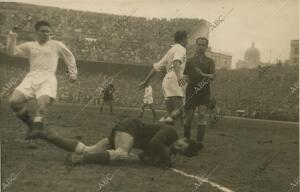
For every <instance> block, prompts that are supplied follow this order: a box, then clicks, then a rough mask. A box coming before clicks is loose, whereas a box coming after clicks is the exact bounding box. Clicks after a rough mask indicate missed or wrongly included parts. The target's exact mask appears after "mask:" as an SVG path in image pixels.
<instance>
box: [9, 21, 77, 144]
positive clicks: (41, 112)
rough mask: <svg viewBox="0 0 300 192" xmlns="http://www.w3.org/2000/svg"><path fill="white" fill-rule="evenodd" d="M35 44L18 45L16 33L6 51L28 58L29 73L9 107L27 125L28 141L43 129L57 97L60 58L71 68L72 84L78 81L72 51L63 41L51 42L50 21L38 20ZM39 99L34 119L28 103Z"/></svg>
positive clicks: (15, 92)
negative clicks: (49, 109)
mask: <svg viewBox="0 0 300 192" xmlns="http://www.w3.org/2000/svg"><path fill="white" fill-rule="evenodd" d="M35 30H36V31H35V32H36V41H32V42H26V43H23V44H20V45H16V44H17V36H18V34H17V30H16V29H15V30H12V31H10V32H9V34H8V39H7V52H8V54H9V55H11V56H20V57H24V58H27V59H28V60H29V63H30V71H29V73H28V74H27V75H26V76H25V78H24V79H23V81H22V82H21V84H20V85H19V86H18V87H17V88H16V89H15V90H14V92H13V93H12V95H11V97H10V98H9V102H10V105H11V107H12V109H13V111H14V112H15V113H16V115H17V117H18V118H19V119H21V120H22V121H23V122H24V123H25V124H26V125H27V126H28V132H27V136H26V139H34V138H35V133H38V131H37V130H38V129H41V128H42V127H43V122H44V117H45V115H46V111H47V108H48V107H49V105H50V104H51V103H52V101H53V100H54V99H55V98H56V94H57V79H56V75H55V73H56V69H57V65H58V59H59V58H62V59H63V60H64V62H65V63H66V65H67V67H68V74H69V77H70V80H71V82H75V81H76V79H77V66H76V62H75V58H74V56H73V54H72V53H71V51H70V50H69V49H68V48H67V47H66V46H65V45H64V44H63V43H61V42H59V41H55V40H51V39H50V38H49V37H50V25H49V23H48V22H47V21H38V22H37V23H36V24H35ZM33 98H36V101H37V109H36V114H35V117H34V118H32V117H31V116H30V115H29V113H28V111H27V109H26V108H25V103H26V102H27V101H28V100H30V99H33Z"/></svg>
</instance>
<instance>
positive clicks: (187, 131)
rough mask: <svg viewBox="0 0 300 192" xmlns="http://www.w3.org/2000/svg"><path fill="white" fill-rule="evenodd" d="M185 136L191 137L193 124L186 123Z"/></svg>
mask: <svg viewBox="0 0 300 192" xmlns="http://www.w3.org/2000/svg"><path fill="white" fill-rule="evenodd" d="M184 136H185V137H186V138H188V139H189V138H190V137H191V126H190V125H184Z"/></svg>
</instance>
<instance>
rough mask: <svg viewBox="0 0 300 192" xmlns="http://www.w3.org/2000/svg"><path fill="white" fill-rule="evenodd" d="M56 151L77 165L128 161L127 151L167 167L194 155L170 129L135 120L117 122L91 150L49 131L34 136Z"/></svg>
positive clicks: (194, 150)
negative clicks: (179, 157) (137, 151)
mask: <svg viewBox="0 0 300 192" xmlns="http://www.w3.org/2000/svg"><path fill="white" fill-rule="evenodd" d="M36 136H37V137H36V138H41V139H44V140H46V141H48V142H49V143H52V144H54V145H56V146H57V147H59V148H61V149H64V150H66V151H69V152H73V153H72V154H71V155H70V156H69V158H68V162H69V163H71V164H72V165H77V164H90V163H96V164H108V163H109V162H110V161H114V160H120V159H130V156H129V152H130V150H131V149H133V148H136V149H141V150H142V153H141V154H140V156H139V157H140V159H141V160H143V159H145V158H150V159H151V158H152V159H153V160H154V159H156V160H158V162H159V165H162V166H167V167H170V166H171V164H172V163H171V155H175V154H177V153H178V154H182V155H185V156H187V157H192V156H195V155H197V152H198V150H199V146H198V144H197V143H196V142H195V141H193V140H190V139H186V138H181V139H180V138H178V135H177V132H176V130H175V129H174V128H173V127H172V126H168V125H165V124H161V123H144V122H142V121H141V120H139V119H125V120H122V121H121V122H119V123H118V124H117V125H116V126H115V127H114V128H113V129H112V131H111V133H110V135H109V137H108V138H104V139H102V140H100V141H99V142H98V143H96V144H95V145H92V146H86V145H85V144H83V143H82V142H80V141H78V140H73V139H68V138H64V137H61V136H60V135H58V134H57V133H56V132H55V131H53V130H50V129H41V130H39V133H38V134H37V133H36Z"/></svg>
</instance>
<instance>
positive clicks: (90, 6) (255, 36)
mask: <svg viewBox="0 0 300 192" xmlns="http://www.w3.org/2000/svg"><path fill="white" fill-rule="evenodd" d="M20 2H26V3H32V4H39V5H49V6H55V7H62V8H71V9H78V10H86V11H94V12H104V13H114V14H122V15H129V14H131V13H132V12H134V10H135V9H137V11H135V12H134V16H144V17H164V18H174V17H184V18H203V19H206V20H208V21H211V22H212V21H214V20H216V19H217V18H218V17H219V16H220V15H222V14H223V15H225V14H226V13H228V12H229V11H230V10H231V9H233V10H232V12H231V13H230V14H229V15H228V16H227V17H226V18H225V21H224V22H223V23H221V24H220V25H219V26H218V27H217V28H216V29H215V30H214V31H212V32H211V34H210V46H211V47H212V49H213V50H220V51H223V52H229V53H231V54H232V56H233V63H234V64H235V62H236V61H237V60H238V59H243V55H244V52H245V50H246V49H247V48H248V47H250V45H251V42H255V45H256V47H257V48H258V49H259V50H260V52H261V59H262V61H263V62H266V61H268V60H269V57H270V53H271V61H274V60H275V59H276V58H277V57H279V56H280V55H281V56H280V58H281V59H283V60H285V59H288V58H289V52H290V40H292V39H299V2H298V0H89V1H88V0H85V1H84V0H47V1H42V0H28V1H27V0H23V1H20ZM270 50H271V51H270Z"/></svg>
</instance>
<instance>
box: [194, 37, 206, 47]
mask: <svg viewBox="0 0 300 192" xmlns="http://www.w3.org/2000/svg"><path fill="white" fill-rule="evenodd" d="M200 39H201V40H205V41H206V45H207V46H208V44H209V41H208V39H207V38H206V37H198V38H197V39H196V43H197V42H198V41H199V40H200Z"/></svg>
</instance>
